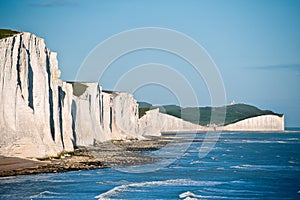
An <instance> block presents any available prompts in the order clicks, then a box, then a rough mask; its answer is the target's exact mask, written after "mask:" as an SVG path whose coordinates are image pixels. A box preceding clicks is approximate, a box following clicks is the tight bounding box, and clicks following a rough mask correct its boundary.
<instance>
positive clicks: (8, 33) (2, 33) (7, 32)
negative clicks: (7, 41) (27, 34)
mask: <svg viewBox="0 0 300 200" xmlns="http://www.w3.org/2000/svg"><path fill="white" fill-rule="evenodd" d="M18 33H20V32H18V31H13V30H8V29H0V40H1V39H3V38H6V37H10V36H13V35H15V34H18Z"/></svg>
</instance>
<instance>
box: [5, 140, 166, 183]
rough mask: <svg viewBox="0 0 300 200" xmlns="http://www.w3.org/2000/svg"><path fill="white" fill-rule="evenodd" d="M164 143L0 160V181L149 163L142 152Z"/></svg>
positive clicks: (114, 144) (115, 144) (124, 143)
mask: <svg viewBox="0 0 300 200" xmlns="http://www.w3.org/2000/svg"><path fill="white" fill-rule="evenodd" d="M166 143H167V141H165V140H159V139H158V138H156V139H153V138H152V139H147V140H115V141H108V142H101V143H97V144H96V145H94V146H88V147H79V148H78V149H76V150H75V151H74V152H72V153H69V154H68V153H66V154H63V156H61V158H58V159H55V158H49V159H45V160H44V161H40V160H31V159H24V158H18V157H5V156H0V177H9V176H17V175H31V174H41V173H61V172H69V171H78V170H93V169H103V168H107V167H116V166H118V167H121V166H129V165H143V164H148V163H153V162H155V159H154V158H152V157H149V156H144V155H143V152H145V151H154V150H157V149H159V148H160V147H163V146H164V145H165V144H166Z"/></svg>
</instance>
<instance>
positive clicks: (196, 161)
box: [190, 160, 202, 165]
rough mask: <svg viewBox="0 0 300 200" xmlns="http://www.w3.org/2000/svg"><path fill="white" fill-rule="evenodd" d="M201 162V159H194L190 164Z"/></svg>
mask: <svg viewBox="0 0 300 200" xmlns="http://www.w3.org/2000/svg"><path fill="white" fill-rule="evenodd" d="M200 163H202V162H201V160H195V161H192V162H191V163H190V164H191V165H194V164H200Z"/></svg>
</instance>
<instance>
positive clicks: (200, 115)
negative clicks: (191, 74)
mask: <svg viewBox="0 0 300 200" xmlns="http://www.w3.org/2000/svg"><path fill="white" fill-rule="evenodd" d="M154 108H159V110H160V112H161V113H166V114H169V115H172V116H175V117H178V118H181V119H183V120H186V121H189V122H192V123H196V124H200V125H202V126H206V125H208V124H216V125H221V124H223V117H222V116H224V112H225V110H226V117H225V124H224V125H228V124H232V123H235V122H238V121H241V120H244V119H247V118H251V117H257V116H261V115H277V116H282V114H278V113H274V112H273V111H270V110H261V109H259V108H257V107H255V106H251V105H247V104H234V105H227V106H222V107H188V108H181V107H180V106H176V105H167V106H154V107H152V105H151V104H148V103H145V102H139V114H140V117H142V116H143V115H144V114H145V112H146V111H148V110H150V109H154ZM212 110H213V112H214V114H215V115H214V119H213V120H212V121H211V113H212Z"/></svg>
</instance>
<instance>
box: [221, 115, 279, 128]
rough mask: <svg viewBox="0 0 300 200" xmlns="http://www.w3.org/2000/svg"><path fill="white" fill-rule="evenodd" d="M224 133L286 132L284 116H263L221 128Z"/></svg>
mask: <svg viewBox="0 0 300 200" xmlns="http://www.w3.org/2000/svg"><path fill="white" fill-rule="evenodd" d="M220 129H221V130H223V131H284V116H282V117H279V116H277V115H262V116H258V117H252V118H249V119H244V120H242V121H239V122H236V123H233V124H229V125H227V126H224V127H221V128H220Z"/></svg>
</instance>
